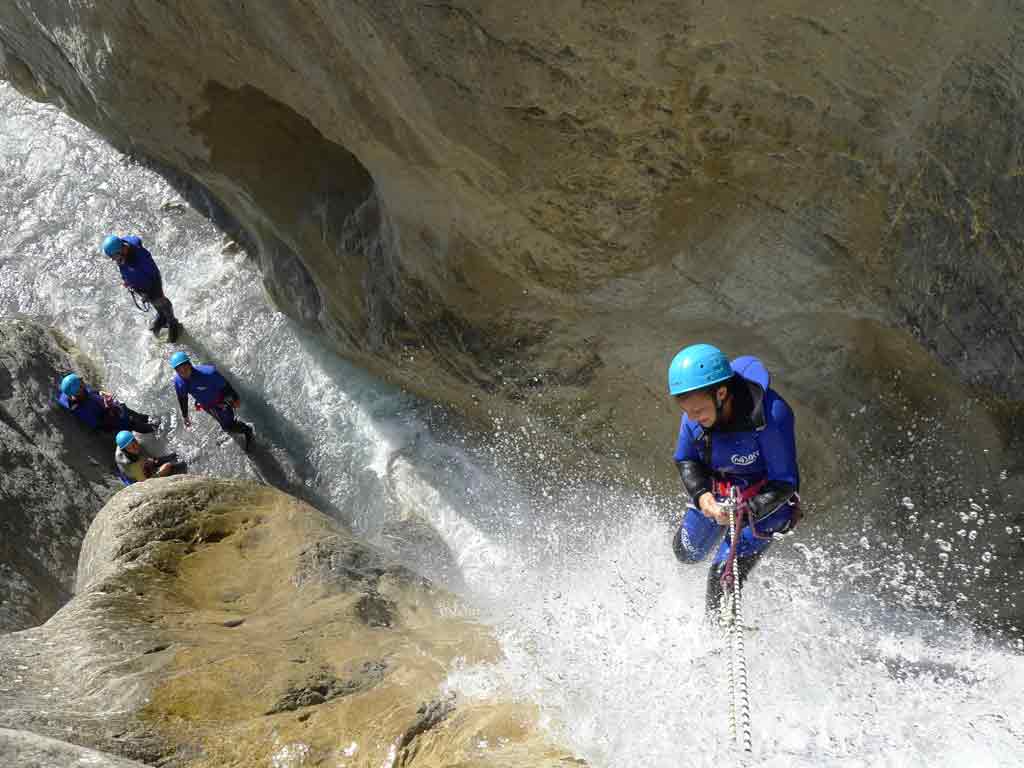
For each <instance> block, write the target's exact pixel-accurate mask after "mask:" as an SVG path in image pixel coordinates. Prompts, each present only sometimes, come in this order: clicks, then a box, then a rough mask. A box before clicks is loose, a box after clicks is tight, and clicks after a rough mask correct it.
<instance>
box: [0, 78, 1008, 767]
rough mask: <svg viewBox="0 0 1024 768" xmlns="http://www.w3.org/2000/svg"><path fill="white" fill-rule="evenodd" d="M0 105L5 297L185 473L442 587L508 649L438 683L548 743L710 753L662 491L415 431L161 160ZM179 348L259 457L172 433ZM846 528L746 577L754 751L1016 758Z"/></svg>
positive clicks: (721, 745) (987, 684)
mask: <svg viewBox="0 0 1024 768" xmlns="http://www.w3.org/2000/svg"><path fill="white" fill-rule="evenodd" d="M0 113H2V115H3V117H2V118H0V173H2V177H3V179H4V184H3V185H2V186H0V235H2V237H0V312H2V314H3V315H4V316H7V317H10V316H24V317H28V318H31V319H35V320H38V321H40V322H44V323H49V324H52V325H55V326H56V327H58V328H60V329H61V330H63V331H64V332H66V333H67V334H68V335H69V336H71V337H72V338H73V339H74V340H75V341H76V342H77V343H78V344H79V345H80V346H81V347H82V349H83V350H84V351H86V352H87V353H89V354H90V356H92V357H93V358H94V359H96V360H97V361H100V362H101V363H102V365H103V368H104V374H105V377H104V385H105V387H106V388H108V389H111V390H112V391H114V392H116V393H118V394H119V395H120V396H121V397H122V398H123V399H124V400H126V401H127V402H128V403H129V404H131V405H132V406H133V407H136V408H138V409H140V410H143V411H146V412H149V413H152V414H154V415H159V416H161V417H163V418H164V420H165V423H166V424H167V425H168V428H167V430H166V431H165V432H164V434H163V435H162V439H163V440H165V441H166V442H167V443H168V444H169V445H170V446H172V447H173V448H174V449H175V450H177V451H178V452H179V453H181V454H182V455H184V456H185V457H186V458H188V459H189V461H190V462H191V464H192V467H193V468H194V469H195V470H196V471H200V472H203V473H207V474H217V475H223V476H234V477H250V478H255V477H259V476H260V475H265V474H266V473H267V470H268V469H272V470H274V473H275V476H277V477H279V478H283V480H284V481H285V483H286V485H287V486H288V488H289V490H293V491H294V490H296V489H298V490H300V491H305V492H306V494H307V497H308V498H311V500H312V501H314V502H315V503H319V504H320V506H321V508H324V509H325V511H330V512H332V513H333V514H336V515H339V516H341V517H342V518H343V519H345V520H346V522H348V523H350V524H351V525H352V526H353V527H354V528H355V529H356V531H357V532H359V533H360V534H362V535H363V536H365V537H367V538H369V539H370V540H372V541H376V542H377V543H379V544H381V545H383V546H384V547H386V548H388V549H390V550H391V551H392V552H394V553H396V554H397V555H398V556H400V557H402V558H403V559H405V560H407V561H409V562H410V564H412V565H413V566H414V567H419V568H421V569H423V570H425V571H426V572H427V573H428V574H431V575H434V576H435V577H438V578H441V579H442V580H444V581H445V583H447V584H449V585H451V586H453V587H455V588H457V589H459V590H460V591H462V592H463V594H465V595H466V596H467V598H468V600H469V602H470V603H471V604H472V605H473V606H474V607H475V608H476V610H477V612H478V613H479V615H480V616H481V618H482V619H483V620H485V621H487V622H489V623H490V624H492V625H493V626H494V627H495V631H496V632H497V634H498V636H499V638H500V639H501V641H502V644H503V648H504V651H505V655H504V658H503V659H502V660H501V661H500V662H498V663H496V664H493V665H484V666H476V667H470V668H464V669H458V670H456V671H454V672H453V673H452V675H451V677H450V679H449V681H448V686H449V687H450V688H452V689H456V690H459V691H461V692H462V693H463V694H465V695H469V696H474V695H479V696H491V695H502V696H512V697H515V698H521V699H525V700H529V701H533V702H535V703H537V704H538V706H539V707H540V709H541V713H542V718H543V721H544V722H545V724H546V725H547V726H548V727H549V728H550V729H551V731H552V734H553V736H554V737H555V738H556V739H557V740H559V741H560V742H561V743H563V744H565V745H567V746H569V747H570V748H572V749H573V750H575V751H576V752H577V753H578V754H579V755H580V756H581V757H582V758H583V759H585V760H587V761H588V762H589V763H590V764H592V765H595V766H609V767H611V766H615V767H620V766H621V767H623V768H627V767H628V768H633V767H635V766H645V768H646V767H650V768H658V767H660V766H666V767H667V766H679V765H693V766H703V765H709V766H710V765H721V764H729V763H730V762H731V760H732V757H731V752H730V742H729V728H728V709H727V701H728V699H727V692H726V690H725V686H726V680H727V673H726V668H725V663H726V657H727V653H728V651H727V649H726V648H725V646H724V645H723V643H722V641H721V640H720V638H719V637H718V634H717V632H716V631H715V630H714V628H712V627H710V626H709V625H708V624H707V623H706V622H705V619H704V616H703V602H704V598H703V591H704V581H705V577H704V573H705V570H704V569H705V567H706V566H700V565H698V566H692V567H688V568H687V567H683V566H680V565H679V564H677V563H676V562H675V560H674V558H673V557H672V554H671V550H670V547H669V545H668V534H669V531H668V529H667V526H666V524H665V523H664V522H663V521H662V518H663V515H664V509H665V508H666V507H667V506H668V507H671V506H672V505H674V504H675V503H676V502H675V501H671V502H665V501H662V500H657V499H653V498H650V497H644V496H641V495H633V496H628V495H624V494H622V493H621V492H613V491H609V490H607V489H594V488H584V489H581V488H579V487H574V488H572V489H565V488H563V489H557V488H556V489H551V493H550V494H547V492H545V495H550V498H549V499H544V498H541V499H540V500H539V503H538V501H537V500H535V499H533V498H531V497H530V496H529V494H527V493H525V492H522V491H520V490H519V488H518V486H517V485H516V484H515V483H513V482H510V481H508V480H507V479H506V478H502V477H499V476H498V475H497V473H495V472H494V471H491V470H489V469H488V464H487V462H486V461H485V460H484V459H483V458H481V456H471V455H470V454H468V453H467V452H466V451H465V450H463V449H461V448H460V447H458V446H455V445H449V444H444V443H439V442H438V441H436V440H435V439H434V438H433V437H432V436H431V435H430V434H429V433H428V430H426V428H425V427H423V425H422V424H421V422H420V421H419V419H418V416H417V414H418V407H419V406H418V404H417V403H416V401H414V400H413V399H411V398H409V397H407V396H405V395H403V394H402V393H401V392H399V391H396V390H394V389H391V388H389V387H386V386H384V385H382V384H380V383H378V382H376V381H374V380H372V379H371V378H370V377H368V376H367V375H365V374H364V373H362V372H360V371H358V370H357V369H355V368H353V367H352V366H350V365H347V364H346V363H344V362H341V361H339V360H337V359H336V358H334V357H332V356H331V355H330V354H329V353H327V352H326V351H325V350H324V349H323V348H322V347H320V346H319V345H318V344H317V343H316V341H315V340H314V339H310V338H308V337H307V336H305V335H303V334H302V333H301V332H299V331H298V330H297V329H296V328H295V326H294V325H293V324H292V323H291V322H289V321H288V320H287V319H286V318H285V317H284V316H283V315H281V314H280V313H278V312H275V311H274V310H273V309H272V308H270V307H269V306H268V305H267V302H266V300H265V298H264V295H263V292H262V290H261V288H260V284H259V278H258V275H256V274H255V273H254V271H253V270H252V268H251V267H250V264H249V262H248V261H247V260H246V258H245V256H244V255H229V254H223V253H221V250H222V247H223V244H224V241H223V238H222V236H221V235H220V233H218V232H217V231H216V230H215V229H214V228H213V227H212V226H211V225H210V224H209V223H208V222H206V221H205V220H204V219H202V218H201V217H199V216H198V215H197V214H195V213H193V212H191V211H189V210H188V209H187V208H186V207H184V206H182V205H181V201H180V199H179V198H178V197H177V195H176V194H175V193H174V192H173V191H172V190H171V189H170V188H169V187H168V185H167V184H166V183H165V182H164V181H163V180H162V179H160V178H159V176H157V175H156V174H154V173H152V172H151V171H148V170H146V169H144V168H141V167H139V166H137V165H134V164H132V163H130V162H129V161H127V160H125V159H124V158H123V157H122V156H121V155H120V154H118V153H117V152H115V151H113V150H112V149H111V148H110V147H108V146H107V145H106V144H105V143H104V142H102V141H101V140H99V139H98V138H96V137H95V136H93V135H91V134H89V133H88V132H87V131H86V130H84V129H83V128H81V127H80V126H78V125H76V124H75V123H74V122H72V121H71V120H70V119H68V118H67V117H65V116H63V115H62V114H61V113H59V112H58V111H56V110H54V109H52V108H48V107H44V106H40V105H37V104H34V103H30V102H28V101H26V100H24V99H22V98H21V97H20V96H18V95H17V94H16V93H15V92H14V91H13V90H11V89H10V88H9V87H7V86H5V85H0ZM109 232H118V233H123V234H126V233H130V232H134V233H138V234H141V235H142V236H143V238H144V241H145V243H146V244H147V246H148V247H149V248H150V249H151V250H152V252H153V254H154V257H155V258H156V260H157V263H158V264H159V265H160V267H161V270H162V271H163V273H164V284H165V289H166V291H167V294H168V296H169V297H170V298H171V300H172V301H173V302H174V305H175V311H176V313H177V314H178V316H179V317H180V318H182V320H183V321H184V323H185V325H186V328H187V331H188V334H189V335H188V337H187V338H183V339H182V340H181V341H182V344H181V345H179V346H170V345H166V344H164V343H162V342H158V341H156V340H154V339H153V338H152V336H151V335H149V333H148V332H147V331H146V319H145V318H144V317H143V316H141V315H140V314H138V313H137V312H136V310H135V308H134V307H133V306H132V304H131V302H130V300H129V298H128V297H127V295H126V294H125V292H124V291H123V289H122V288H121V287H120V281H119V278H118V276H117V274H116V270H115V269H114V267H113V266H112V265H111V263H110V262H109V261H108V260H106V259H104V258H102V257H101V256H100V255H99V253H98V244H99V242H100V240H101V239H102V237H103V235H105V234H107V233H109ZM177 348H186V349H188V350H189V351H190V352H191V353H193V356H194V357H196V358H198V359H199V360H204V361H205V360H209V361H212V362H215V363H216V364H217V365H218V366H219V367H220V368H221V369H222V370H224V371H226V372H227V373H228V375H229V376H230V377H231V378H232V379H233V381H234V382H235V383H236V384H237V385H238V387H239V389H240V390H241V392H242V395H243V400H244V406H243V411H242V414H241V416H242V418H244V419H246V420H249V421H252V422H253V423H254V424H255V426H256V428H257V431H258V433H259V434H260V435H261V440H262V442H263V448H261V451H262V458H261V459H259V460H254V461H250V460H249V459H247V458H246V457H245V456H244V455H243V454H242V453H241V451H240V450H239V448H238V446H237V445H235V444H234V443H233V442H232V441H231V440H227V439H225V438H224V437H223V436H222V435H221V433H220V431H219V429H217V428H216V426H215V425H214V424H213V423H212V421H211V420H209V419H206V418H205V417H203V416H202V415H197V416H196V418H195V420H194V422H195V428H194V430H193V432H192V433H187V432H185V431H184V430H183V429H182V428H181V425H180V424H179V423H178V418H177V416H176V414H175V411H176V404H175V400H174V398H173V395H172V392H171V387H170V373H171V372H170V369H169V368H168V366H167V363H166V360H167V357H168V356H169V354H170V352H171V351H173V350H174V349H177ZM497 443H498V444H499V445H500V444H501V443H502V440H501V438H500V437H499V438H497ZM505 445H506V447H507V449H508V450H514V449H515V446H510V445H509V443H508V442H506V443H505ZM670 449H671V446H668V447H667V450H670ZM969 529H970V530H973V529H974V528H973V524H968V523H965V525H964V533H963V535H962V536H961V535H960V534H958V533H956V532H952V533H950V534H949V535H948V536H946V537H945V538H943V544H940V545H938V546H939V549H940V551H941V553H942V554H943V555H946V557H947V559H948V558H950V557H953V558H954V559H955V557H956V556H957V551H958V550H957V548H956V547H957V542H964V547H968V546H970V545H972V544H973V542H974V538H972V537H971V535H970V530H969ZM954 537H957V538H955V539H954ZM858 538H860V534H858V535H857V536H854V537H853V538H852V539H850V540H848V541H845V542H841V543H839V544H836V543H832V542H826V543H821V542H814V541H813V540H811V539H809V538H806V539H805V538H804V537H802V536H801V534H799V533H798V534H797V536H796V537H795V538H794V539H793V540H792V542H793V543H791V541H789V540H787V541H784V542H781V543H779V544H778V545H776V548H775V549H774V550H773V551H772V553H771V554H770V555H769V556H768V557H767V558H766V559H765V561H764V562H763V564H761V565H760V566H759V567H758V570H757V571H755V572H754V574H753V576H752V577H751V580H750V582H749V585H748V588H747V590H746V591H745V596H744V614H745V617H746V620H747V621H748V623H750V624H751V625H753V629H752V630H751V631H750V634H749V635H748V636H747V655H748V670H749V672H750V675H751V679H750V695H751V705H752V715H753V728H754V751H755V755H754V759H753V760H752V762H751V764H753V765H762V766H779V767H780V768H781V767H782V766H826V765H827V766H850V767H851V768H852V767H853V766H963V765H972V766H975V767H978V768H980V767H981V766H1015V765H1019V764H1020V762H1021V760H1020V755H1021V754H1024V724H1022V716H1021V713H1022V712H1024V662H1022V660H1021V657H1020V656H1019V655H1016V654H1013V653H1010V652H1007V651H1005V650H1000V649H997V648H995V647H993V646H992V645H991V644H990V643H988V642H986V641H984V640H983V639H981V638H979V637H977V636H975V635H973V634H972V633H970V632H969V631H968V630H966V629H964V628H963V627H961V626H958V625H956V624H955V623H952V622H947V621H945V620H944V619H943V618H942V616H941V613H940V612H938V611H932V613H931V614H930V615H929V614H925V613H922V612H920V611H917V612H915V611H911V610H907V609H906V608H904V607H902V605H903V603H904V602H906V601H905V599H904V598H906V596H907V595H908V594H909V593H911V592H916V591H921V590H927V585H926V584H922V583H920V579H918V578H917V577H916V576H915V571H914V568H913V565H912V563H910V562H909V561H908V560H905V559H901V558H899V557H895V558H889V559H890V561H891V562H890V566H889V567H888V568H886V569H881V570H880V569H879V567H878V565H877V562H873V561H871V560H868V559H867V558H868V557H869V556H871V555H872V554H873V552H872V550H873V549H875V548H877V546H878V543H879V542H878V539H877V538H876V537H875V536H874V535H873V534H872V533H871V532H870V531H865V532H864V533H863V544H860V543H859V542H858ZM964 551H966V549H965V550H964ZM970 554H971V557H972V558H973V559H972V560H970V562H969V563H968V564H967V565H965V566H964V567H969V568H972V569H978V568H984V561H983V555H984V552H972V553H970ZM965 562H966V561H965ZM954 565H956V563H952V562H951V565H950V568H951V569H953V567H954ZM961 565H963V563H961ZM950 572H951V573H954V572H955V571H954V570H951V571H950ZM882 585H884V588H885V589H892V590H893V591H894V594H893V595H891V596H890V595H888V594H886V593H885V592H884V591H882ZM486 737H487V734H481V742H480V743H481V744H485V743H487V738H486ZM346 744H347V743H346ZM346 744H339V748H344V747H346ZM290 748H291V747H289V749H290ZM301 748H302V745H297V746H296V747H295V749H297V750H300V751H301ZM282 755H283V756H282V760H283V759H284V758H285V757H288V758H289V759H291V753H289V754H288V755H284V753H283V752H282Z"/></svg>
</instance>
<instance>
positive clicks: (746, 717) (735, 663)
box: [726, 504, 754, 755]
mask: <svg viewBox="0 0 1024 768" xmlns="http://www.w3.org/2000/svg"><path fill="white" fill-rule="evenodd" d="M736 523H737V520H736V505H735V504H730V505H729V530H730V531H731V532H732V541H733V542H735V546H736V547H737V549H738V548H739V543H738V542H739V539H737V538H736V537H737V536H738V535H739V531H738V530H736ZM736 559H738V558H736ZM730 598H731V599H729V601H728V602H729V605H728V610H727V612H726V621H727V622H728V623H729V624H730V625H731V626H730V630H731V635H732V659H731V663H730V665H729V686H730V688H731V689H732V706H731V707H730V712H729V724H730V726H731V730H732V736H733V739H734V741H735V742H736V748H737V749H738V750H740V752H742V753H744V754H745V755H750V754H751V753H752V752H753V751H754V749H753V745H752V739H751V734H750V698H749V696H748V695H747V657H746V653H745V652H744V648H743V617H742V613H741V610H740V573H739V564H738V563H737V562H736V560H735V559H734V560H733V563H732V595H731V596H730Z"/></svg>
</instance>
